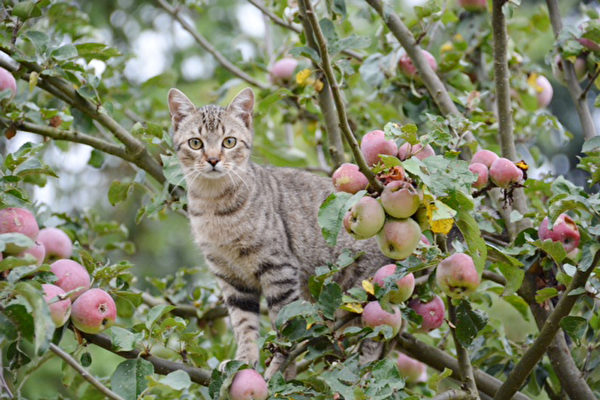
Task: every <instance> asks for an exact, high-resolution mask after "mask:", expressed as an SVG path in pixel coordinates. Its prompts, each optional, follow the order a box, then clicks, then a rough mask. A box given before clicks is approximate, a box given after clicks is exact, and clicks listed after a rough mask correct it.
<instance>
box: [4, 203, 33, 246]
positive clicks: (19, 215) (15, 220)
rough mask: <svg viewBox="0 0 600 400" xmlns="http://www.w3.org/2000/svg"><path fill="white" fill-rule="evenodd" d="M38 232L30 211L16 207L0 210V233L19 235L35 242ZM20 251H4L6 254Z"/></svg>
mask: <svg viewBox="0 0 600 400" xmlns="http://www.w3.org/2000/svg"><path fill="white" fill-rule="evenodd" d="M39 232H40V228H39V227H38V224H37V221H36V220H35V216H34V215H33V214H32V213H31V211H29V210H26V209H24V208H18V207H9V208H5V209H2V210H0V233H21V234H23V235H25V236H27V237H29V238H30V239H33V240H35V239H36V238H37V235H38V233H39ZM21 250H22V249H17V248H14V249H13V248H7V249H4V251H6V252H8V253H13V252H20V251H21Z"/></svg>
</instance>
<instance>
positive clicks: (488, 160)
mask: <svg viewBox="0 0 600 400" xmlns="http://www.w3.org/2000/svg"><path fill="white" fill-rule="evenodd" d="M497 159H498V155H497V154H496V153H494V152H493V151H489V150H479V151H478V152H477V153H475V155H474V156H473V158H472V159H471V164H475V163H480V164H483V165H485V166H486V167H488V168H489V167H491V166H492V163H493V162H494V161H496V160H497Z"/></svg>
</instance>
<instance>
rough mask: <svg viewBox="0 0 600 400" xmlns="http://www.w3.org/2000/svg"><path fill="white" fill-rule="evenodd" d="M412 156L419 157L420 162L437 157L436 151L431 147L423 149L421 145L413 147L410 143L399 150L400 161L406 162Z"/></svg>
mask: <svg viewBox="0 0 600 400" xmlns="http://www.w3.org/2000/svg"><path fill="white" fill-rule="evenodd" d="M412 156H415V157H417V158H418V159H419V160H424V159H426V158H427V157H431V156H435V151H434V150H433V147H431V146H430V145H427V146H425V147H423V145H422V144H420V143H417V144H414V145H411V144H410V143H408V142H407V143H404V144H403V145H402V146H400V148H399V149H398V158H399V159H400V160H402V161H404V160H406V159H408V158H410V157H412Z"/></svg>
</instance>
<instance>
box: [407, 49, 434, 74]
mask: <svg viewBox="0 0 600 400" xmlns="http://www.w3.org/2000/svg"><path fill="white" fill-rule="evenodd" d="M421 51H422V52H423V56H424V57H425V59H426V60H427V63H428V64H429V66H430V67H431V69H432V70H434V71H437V68H438V65H437V61H435V57H434V56H433V55H432V54H431V53H430V52H428V51H427V50H421ZM398 67H399V68H400V71H402V72H403V73H404V74H405V75H406V76H409V77H411V78H413V77H415V76H416V75H417V68H416V67H415V66H414V64H413V62H412V60H411V59H410V57H409V56H408V54H406V53H403V54H402V55H401V56H400V57H399V58H398Z"/></svg>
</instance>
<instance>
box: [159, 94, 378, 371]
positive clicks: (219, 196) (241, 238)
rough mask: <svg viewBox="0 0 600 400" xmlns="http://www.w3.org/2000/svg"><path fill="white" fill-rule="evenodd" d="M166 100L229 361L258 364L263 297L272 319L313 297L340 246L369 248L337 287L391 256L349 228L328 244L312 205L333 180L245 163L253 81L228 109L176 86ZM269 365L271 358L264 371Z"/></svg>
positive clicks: (272, 367)
mask: <svg viewBox="0 0 600 400" xmlns="http://www.w3.org/2000/svg"><path fill="white" fill-rule="evenodd" d="M168 102H169V110H170V112H171V117H172V123H173V129H174V136H173V143H174V147H175V149H176V151H177V155H178V157H179V160H180V162H181V166H182V169H183V172H184V175H185V178H186V181H187V187H188V215H189V218H190V222H191V227H192V234H193V237H194V239H195V241H196V243H197V244H198V246H199V247H200V249H201V250H202V252H203V254H204V256H205V258H206V260H207V263H208V265H209V267H210V269H211V271H212V272H213V273H214V275H215V276H216V278H217V281H218V283H219V285H220V288H221V290H222V295H223V298H224V301H225V304H226V305H227V308H228V311H229V315H230V318H231V325H232V326H233V330H234V334H235V337H236V342H237V352H236V359H237V360H240V361H243V362H246V363H248V364H249V365H251V366H255V365H256V363H257V362H258V357H259V349H258V345H257V340H258V335H259V332H258V331H259V302H260V296H261V295H264V296H265V298H266V303H267V307H268V311H269V317H270V319H271V321H275V317H276V316H277V313H278V312H279V310H280V309H281V308H282V307H283V306H285V305H286V304H289V303H291V302H293V301H295V300H298V299H301V298H303V299H307V300H309V299H310V295H309V292H308V288H307V286H308V285H307V283H308V278H309V276H311V274H313V273H314V269H315V268H316V267H318V266H321V265H326V264H327V263H328V262H332V261H335V259H336V258H337V256H338V255H339V254H340V253H341V251H342V250H343V249H344V248H348V249H351V250H352V251H354V252H357V251H364V252H365V253H366V254H367V256H363V257H361V258H359V260H357V262H356V263H355V265H353V266H350V267H348V268H346V269H344V270H343V271H342V272H341V273H340V276H338V277H337V278H336V280H337V282H338V283H339V284H340V285H341V286H342V288H343V289H348V288H350V287H351V286H354V285H355V284H356V283H357V282H360V281H361V280H362V279H365V278H367V277H369V276H370V275H372V274H373V272H374V271H375V270H376V269H377V268H379V267H381V266H382V265H384V264H386V263H388V262H389V260H388V259H387V258H385V257H384V256H383V255H381V253H380V252H379V250H378V249H377V244H376V243H375V241H374V240H373V239H370V240H363V241H356V240H354V239H352V238H351V237H350V236H349V235H348V234H347V233H346V232H342V233H341V235H340V238H339V241H338V245H337V246H336V247H330V246H328V245H327V243H326V242H325V240H324V239H323V237H322V235H321V231H320V229H319V226H318V224H317V212H318V210H319V206H320V205H321V203H322V202H323V201H324V200H325V198H327V196H328V195H329V194H331V193H332V192H333V190H334V189H333V186H332V184H331V179H328V178H325V177H320V176H317V175H314V174H311V173H308V172H305V171H301V170H297V169H292V168H278V167H270V166H261V165H257V164H255V163H253V162H251V161H250V154H251V151H252V141H253V124H252V110H253V107H254V93H253V92H252V90H251V89H250V88H246V89H244V90H242V91H241V92H240V93H239V94H238V95H237V96H236V97H235V99H233V101H232V102H231V104H229V106H228V107H227V108H222V107H219V106H216V105H207V106H204V107H201V108H196V107H195V106H194V104H193V103H192V102H191V101H190V100H189V99H188V98H187V97H186V96H185V95H184V94H183V93H182V92H180V91H179V90H177V89H171V90H170V91H169V98H168ZM281 358H282V357H281V355H279V360H281ZM275 360H277V357H275ZM276 368H277V363H276V362H275V361H274V362H272V363H271V365H270V368H269V370H268V371H267V374H266V375H267V376H268V375H270V374H271V373H272V372H273V371H274V370H275V369H276Z"/></svg>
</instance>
